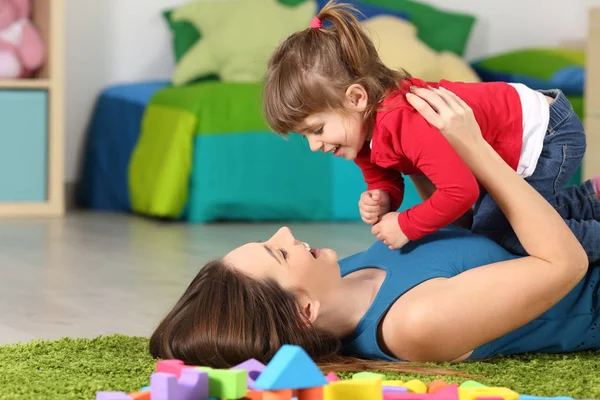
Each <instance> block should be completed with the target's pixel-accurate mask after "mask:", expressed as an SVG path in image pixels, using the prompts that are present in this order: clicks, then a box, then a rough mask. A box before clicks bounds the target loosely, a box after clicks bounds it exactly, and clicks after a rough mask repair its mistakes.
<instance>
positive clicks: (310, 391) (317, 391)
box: [296, 386, 323, 400]
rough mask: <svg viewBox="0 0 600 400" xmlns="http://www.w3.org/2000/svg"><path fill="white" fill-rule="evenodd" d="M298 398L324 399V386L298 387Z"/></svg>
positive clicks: (303, 399)
mask: <svg viewBox="0 0 600 400" xmlns="http://www.w3.org/2000/svg"><path fill="white" fill-rule="evenodd" d="M296 397H297V398H298V400H323V386H318V387H314V388H307V389H298V394H297V395H296Z"/></svg>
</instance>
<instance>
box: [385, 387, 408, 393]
mask: <svg viewBox="0 0 600 400" xmlns="http://www.w3.org/2000/svg"><path fill="white" fill-rule="evenodd" d="M381 388H382V390H383V393H406V392H408V388H407V387H405V386H385V385H384V386H382V387H381Z"/></svg>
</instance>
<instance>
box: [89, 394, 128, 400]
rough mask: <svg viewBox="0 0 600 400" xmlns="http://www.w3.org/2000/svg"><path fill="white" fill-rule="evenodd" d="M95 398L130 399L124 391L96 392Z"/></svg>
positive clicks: (106, 399)
mask: <svg viewBox="0 0 600 400" xmlns="http://www.w3.org/2000/svg"><path fill="white" fill-rule="evenodd" d="M96 400H131V397H129V396H128V395H127V393H125V392H97V393H96Z"/></svg>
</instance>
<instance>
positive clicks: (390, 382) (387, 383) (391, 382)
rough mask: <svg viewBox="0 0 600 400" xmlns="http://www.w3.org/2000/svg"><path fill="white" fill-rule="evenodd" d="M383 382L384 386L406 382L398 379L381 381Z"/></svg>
mask: <svg viewBox="0 0 600 400" xmlns="http://www.w3.org/2000/svg"><path fill="white" fill-rule="evenodd" d="M381 384H382V385H383V386H404V382H402V381H398V380H395V381H383V382H381Z"/></svg>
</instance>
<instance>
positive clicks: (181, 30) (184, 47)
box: [163, 9, 202, 63]
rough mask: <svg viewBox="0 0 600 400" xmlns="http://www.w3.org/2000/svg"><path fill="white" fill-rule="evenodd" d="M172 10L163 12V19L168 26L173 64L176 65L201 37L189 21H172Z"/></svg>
mask: <svg viewBox="0 0 600 400" xmlns="http://www.w3.org/2000/svg"><path fill="white" fill-rule="evenodd" d="M172 14H173V10H172V9H171V10H166V11H164V12H163V17H164V19H165V20H166V21H167V24H168V25H169V29H170V30H171V33H172V35H173V55H174V56H175V63H178V62H179V60H180V59H181V57H183V55H184V54H185V53H187V51H188V50H189V49H190V48H191V47H192V46H193V45H194V43H196V42H197V41H198V40H199V39H200V38H201V37H202V35H200V32H199V31H198V29H196V27H195V26H194V24H192V23H191V22H189V21H174V20H173V19H172Z"/></svg>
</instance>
